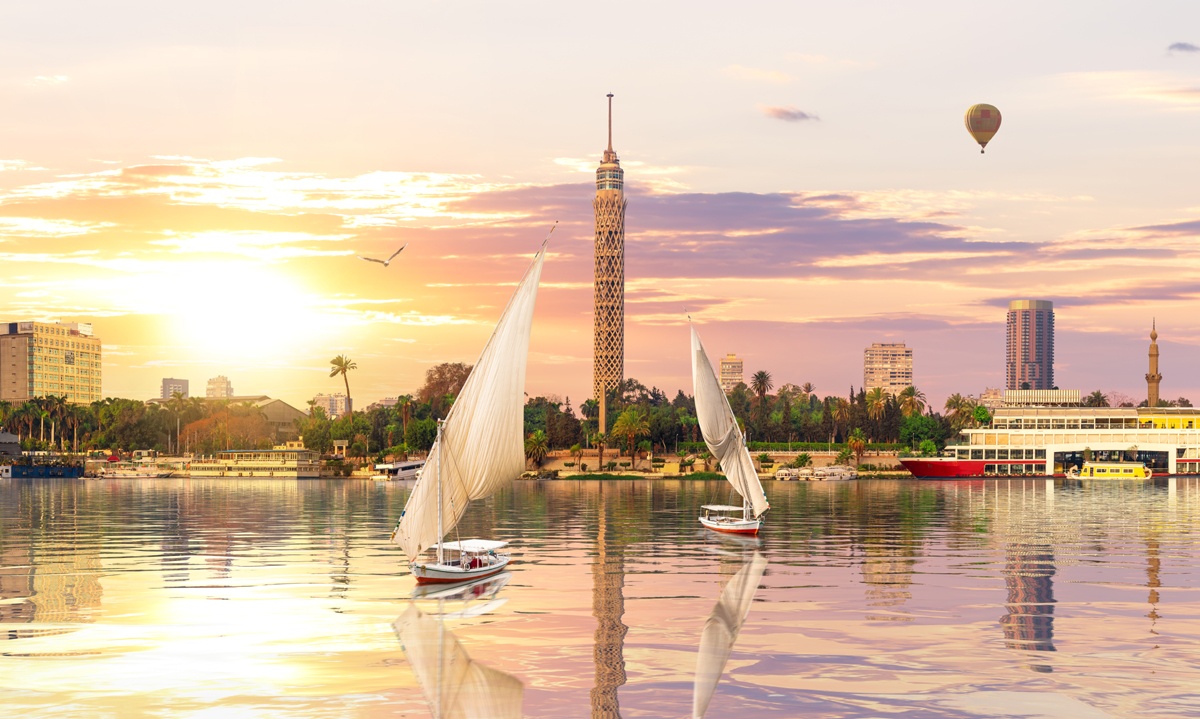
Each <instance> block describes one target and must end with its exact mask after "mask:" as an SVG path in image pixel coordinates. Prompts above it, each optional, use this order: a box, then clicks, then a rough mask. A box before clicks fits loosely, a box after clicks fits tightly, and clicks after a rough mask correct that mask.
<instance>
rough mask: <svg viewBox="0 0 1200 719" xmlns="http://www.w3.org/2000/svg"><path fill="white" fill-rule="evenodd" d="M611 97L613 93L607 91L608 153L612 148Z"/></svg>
mask: <svg viewBox="0 0 1200 719" xmlns="http://www.w3.org/2000/svg"><path fill="white" fill-rule="evenodd" d="M612 99H613V94H612V93H611V92H610V93H608V151H609V152H610V153H611V152H612V151H613V149H612Z"/></svg>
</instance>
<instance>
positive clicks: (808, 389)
mask: <svg viewBox="0 0 1200 719" xmlns="http://www.w3.org/2000/svg"><path fill="white" fill-rule="evenodd" d="M800 391H801V392H803V393H804V395H803V397H804V404H808V398H809V397H811V396H812V393H813V392H816V391H817V386H816V385H815V384H813V383H812V382H805V383H804V384H802V385H800Z"/></svg>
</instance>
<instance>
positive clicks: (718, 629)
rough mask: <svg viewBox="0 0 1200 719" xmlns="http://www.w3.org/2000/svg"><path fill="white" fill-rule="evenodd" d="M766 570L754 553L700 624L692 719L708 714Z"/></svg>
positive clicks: (760, 558)
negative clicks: (701, 624)
mask: <svg viewBox="0 0 1200 719" xmlns="http://www.w3.org/2000/svg"><path fill="white" fill-rule="evenodd" d="M766 569H767V560H766V559H765V558H763V556H762V555H761V554H759V553H758V552H755V553H754V558H753V559H751V560H750V561H749V562H746V565H745V566H744V567H742V568H741V569H740V570H739V571H738V573H737V574H735V575H733V579H730V580H729V584H726V585H725V589H724V590H723V591H722V592H721V598H720V599H719V600H717V605H716V606H715V607H713V610H712V613H711V614H709V615H708V621H706V622H705V623H704V632H703V633H702V634H701V635H700V652H699V656H697V658H696V681H695V684H693V685H692V717H693V719H701V717H703V716H704V712H706V711H708V702H709V701H710V700H712V696H713V692H715V691H716V690H717V682H719V681H720V680H721V674H722V673H723V672H724V671H725V662H727V661H729V654H730V653H731V652H732V651H733V643H734V642H735V641H737V635H738V631H739V630H741V628H742V623H743V622H745V621H746V615H747V614H749V613H750V604H751V603H752V602H753V601H754V593H755V592H757V591H758V583H759V582H760V581H762V576H763V572H764V571H766Z"/></svg>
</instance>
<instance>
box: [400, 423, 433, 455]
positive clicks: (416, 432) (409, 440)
mask: <svg viewBox="0 0 1200 719" xmlns="http://www.w3.org/2000/svg"><path fill="white" fill-rule="evenodd" d="M436 440H437V420H435V419H428V418H427V419H418V420H414V421H412V422H409V423H408V429H407V430H405V432H404V443H405V444H407V445H408V446H409V448H410V449H412V450H413V451H415V452H428V451H429V450H430V449H431V448H432V447H433V443H434V442H435V441H436Z"/></svg>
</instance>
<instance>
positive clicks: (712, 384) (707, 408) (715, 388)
mask: <svg viewBox="0 0 1200 719" xmlns="http://www.w3.org/2000/svg"><path fill="white" fill-rule="evenodd" d="M692 386H693V390H694V391H695V393H696V420H697V421H698V422H699V423H700V433H701V434H703V435H704V443H705V444H706V445H708V451H710V452H712V454H713V456H714V457H716V458H717V462H719V463H720V465H721V471H722V472H724V473H725V477H726V479H728V480H729V483H730V484H732V485H733V488H734V489H736V490H737V491H738V494H740V495H742V498H743V499H745V500H746V501H747V502H749V503H750V506H751V507H752V508H753V509H754V516H755V517H758V516H759V515H761V514H762V513H763V512H765V511H767V510H768V509H769V508H770V506H771V505H770V504H768V503H767V496H766V494H764V493H763V488H762V483H761V482H759V481H758V472H757V471H756V470H755V469H754V460H752V459H750V451H749V450H748V449H746V443H745V442H743V441H742V433H741V430H739V429H738V424H737V419H735V418H734V416H733V410H732V409H730V408H729V398H728V397H726V396H725V391H724V390H723V389H721V384H720V383H719V382H717V375H716V373H715V372H713V368H712V364H710V363H709V361H708V355H706V354H705V353H704V345H702V344H701V343H700V335H698V334H696V328H695V327H692Z"/></svg>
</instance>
